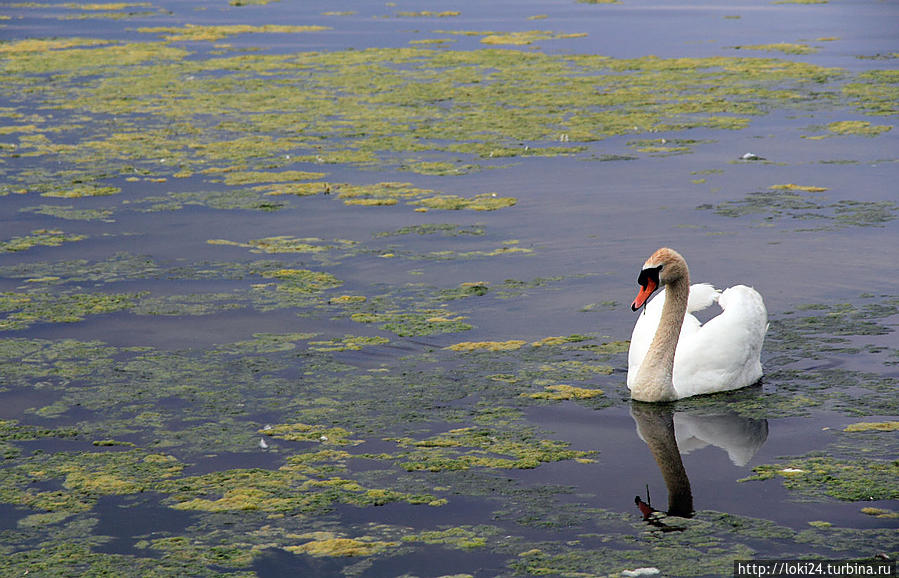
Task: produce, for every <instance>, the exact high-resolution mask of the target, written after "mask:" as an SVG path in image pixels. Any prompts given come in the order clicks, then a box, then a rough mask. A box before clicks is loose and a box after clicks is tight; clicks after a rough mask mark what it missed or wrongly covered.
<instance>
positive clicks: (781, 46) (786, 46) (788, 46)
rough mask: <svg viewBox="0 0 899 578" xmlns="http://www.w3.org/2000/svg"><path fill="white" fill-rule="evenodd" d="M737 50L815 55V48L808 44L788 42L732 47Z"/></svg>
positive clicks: (816, 50)
mask: <svg viewBox="0 0 899 578" xmlns="http://www.w3.org/2000/svg"><path fill="white" fill-rule="evenodd" d="M734 48H735V49H737V50H762V51H766V52H783V53H784V54H815V53H816V52H818V49H817V48H814V47H812V46H809V45H808V44H792V43H789V42H778V43H775V44H747V45H743V46H734Z"/></svg>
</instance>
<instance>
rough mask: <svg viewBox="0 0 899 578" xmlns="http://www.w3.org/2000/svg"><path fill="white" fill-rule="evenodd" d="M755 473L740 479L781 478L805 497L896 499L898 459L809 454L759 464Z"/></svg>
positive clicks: (786, 485) (754, 470)
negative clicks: (779, 461) (763, 464)
mask: <svg viewBox="0 0 899 578" xmlns="http://www.w3.org/2000/svg"><path fill="white" fill-rule="evenodd" d="M752 471H753V472H755V474H754V475H753V476H750V477H748V478H744V479H743V480H741V481H752V480H768V479H771V478H775V477H777V478H780V479H782V480H783V484H784V486H785V487H786V488H787V489H789V490H792V491H794V492H796V493H797V494H798V495H800V496H802V497H804V498H806V499H820V498H821V497H822V496H830V497H832V498H836V499H838V500H846V501H860V500H895V499H897V498H899V489H897V488H896V484H895V479H896V476H897V475H899V462H897V461H893V462H887V461H878V460H871V459H857V460H852V461H848V460H841V459H837V458H830V457H809V458H802V459H793V460H789V461H787V462H786V463H784V464H782V465H776V466H774V465H765V466H756V467H755V468H753V470H752Z"/></svg>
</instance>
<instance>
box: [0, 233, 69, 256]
mask: <svg viewBox="0 0 899 578" xmlns="http://www.w3.org/2000/svg"><path fill="white" fill-rule="evenodd" d="M84 239H87V235H78V234H73V233H65V232H63V231H60V230H58V229H36V230H34V231H32V232H31V234H30V235H25V236H24V237H13V238H12V239H9V240H8V241H0V253H15V252H17V251H25V250H28V249H31V248H32V247H59V246H60V245H62V244H63V243H72V242H75V241H83V240H84Z"/></svg>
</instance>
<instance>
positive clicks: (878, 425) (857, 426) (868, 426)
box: [843, 421, 899, 432]
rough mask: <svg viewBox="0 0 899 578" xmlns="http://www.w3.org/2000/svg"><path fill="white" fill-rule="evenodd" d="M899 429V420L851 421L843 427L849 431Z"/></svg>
mask: <svg viewBox="0 0 899 578" xmlns="http://www.w3.org/2000/svg"><path fill="white" fill-rule="evenodd" d="M896 430H899V421H876V422H864V421H862V422H858V423H851V424H849V425H847V426H846V427H845V428H843V431H847V432H864V431H896Z"/></svg>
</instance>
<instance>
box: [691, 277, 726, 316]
mask: <svg viewBox="0 0 899 578" xmlns="http://www.w3.org/2000/svg"><path fill="white" fill-rule="evenodd" d="M720 295H721V291H719V290H717V289H715V288H714V287H713V286H712V285H711V284H709V283H696V284H695V285H690V294H689V297H688V298H687V313H695V312H696V311H702V310H703V309H706V308H707V307H709V306H710V305H711V304H712V303H715V302H717V301H718V297H719V296H720Z"/></svg>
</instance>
